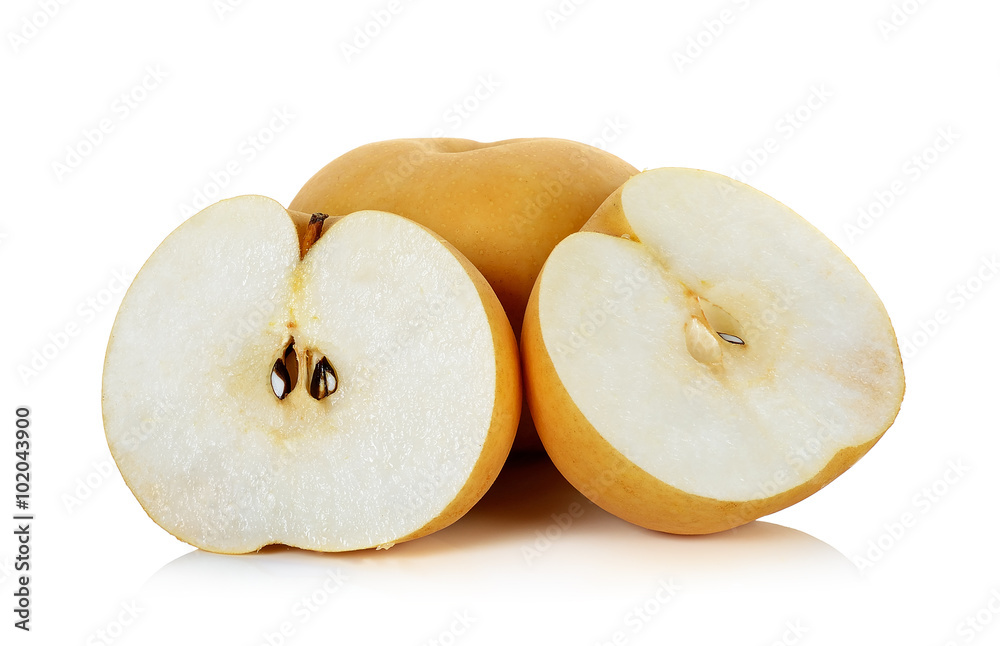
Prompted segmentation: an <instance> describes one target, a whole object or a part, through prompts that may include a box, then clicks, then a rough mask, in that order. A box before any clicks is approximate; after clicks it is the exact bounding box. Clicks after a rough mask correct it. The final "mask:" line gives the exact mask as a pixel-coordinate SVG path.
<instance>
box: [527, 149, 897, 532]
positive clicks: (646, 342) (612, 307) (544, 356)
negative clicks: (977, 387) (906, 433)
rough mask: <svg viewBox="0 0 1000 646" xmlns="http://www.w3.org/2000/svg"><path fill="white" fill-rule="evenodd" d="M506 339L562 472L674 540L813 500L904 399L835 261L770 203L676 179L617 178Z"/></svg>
mask: <svg viewBox="0 0 1000 646" xmlns="http://www.w3.org/2000/svg"><path fill="white" fill-rule="evenodd" d="M521 343H522V358H523V361H524V370H525V373H524V377H525V381H526V385H527V394H528V403H529V405H530V408H531V414H532V417H533V419H534V420H535V424H536V426H537V428H538V433H539V436H540V437H541V439H542V442H543V444H544V445H545V448H546V450H547V452H548V453H549V455H550V457H551V458H552V460H553V462H554V463H555V464H556V466H557V467H558V468H559V469H560V471H561V472H562V473H563V475H565V476H566V478H567V479H568V480H569V481H570V482H571V483H573V484H574V485H575V486H576V487H577V488H578V489H580V490H581V491H582V492H583V493H584V494H585V495H586V496H588V497H589V498H590V499H591V500H593V501H594V502H595V503H596V504H598V505H599V506H601V507H603V508H605V509H606V510H608V511H610V512H611V513H613V514H616V515H618V516H620V517H621V518H624V519H626V520H629V521H631V522H633V523H636V524H638V525H642V526H644V527H647V528H651V529H656V530H661V531H667V532H673V533H680V534H703V533H709V532H715V531H721V530H725V529H729V528H732V527H736V526H738V525H741V524H744V523H747V522H749V521H751V520H753V519H755V518H758V517H760V516H763V515H766V514H769V513H773V512H775V511H777V510H779V509H782V508H784V507H787V506H788V505H791V504H793V503H795V502H798V501H799V500H802V499H803V498H805V497H806V496H809V495H811V494H812V493H814V492H815V491H817V490H819V489H820V488H821V487H823V486H825V485H826V484H827V483H829V482H830V481H832V480H833V479H834V478H836V477H837V476H838V475H840V474H841V473H842V472H843V471H845V470H846V469H847V468H848V467H850V466H851V465H852V464H854V462H856V461H857V460H858V459H859V458H860V457H861V456H862V455H864V453H865V452H866V451H868V449H870V448H871V447H872V445H873V444H874V443H875V442H876V441H877V440H878V439H879V437H881V436H882V434H883V433H884V432H885V430H886V429H887V428H888V427H889V426H890V425H891V424H892V422H893V420H894V419H895V416H896V414H897V412H898V410H899V407H900V403H901V401H902V397H903V389H904V384H903V369H902V362H901V359H900V354H899V349H898V346H897V344H896V336H895V333H894V332H893V328H892V325H891V323H890V321H889V317H888V315H887V314H886V310H885V308H884V307H883V305H882V302H881V301H880V300H879V298H878V296H877V295H876V294H875V292H874V290H873V289H872V288H871V286H870V285H869V284H868V282H867V281H866V280H865V278H864V277H863V276H862V275H861V273H860V271H858V269H857V268H856V267H855V266H854V265H853V264H852V263H851V261H850V260H849V259H848V258H847V256H845V255H844V254H843V252H841V251H840V249H838V248H837V247H836V246H835V245H834V244H833V243H832V242H831V241H830V240H829V239H828V238H826V237H825V236H824V235H823V234H822V233H820V232H819V231H818V230H817V229H815V228H814V227H813V226H812V225H810V224H809V223H808V222H806V221H805V220H804V219H802V218H801V217H799V216H798V215H796V214H795V213H794V212H793V211H791V210H790V209H789V208H787V207H786V206H784V205H782V204H781V203H779V202H777V201H775V200H774V199H772V198H770V197H768V196H766V195H764V194H763V193H760V192H759V191H756V190H755V189H752V188H750V187H749V186H746V185H744V184H741V183H739V182H736V181H734V180H731V179H729V178H727V177H724V176H722V175H717V174H714V173H710V172H705V171H697V170H691V169H682V168H666V169H658V170H651V171H646V172H643V173H641V174H639V175H637V176H635V177H633V178H632V179H630V180H628V181H627V182H626V183H625V184H624V185H623V186H622V187H621V188H620V189H619V190H618V191H617V192H616V193H615V194H613V195H612V196H611V197H609V198H608V200H607V201H606V202H605V203H604V204H603V205H602V207H601V208H600V209H599V210H598V212H597V213H596V214H595V215H594V217H593V218H592V219H591V220H590V221H589V222H588V223H587V225H586V226H585V227H584V230H583V231H581V232H580V233H576V234H574V235H571V236H569V237H568V238H566V239H565V240H563V241H562V242H561V243H560V244H559V245H558V246H557V247H556V248H555V250H554V251H553V252H552V254H551V255H550V256H549V258H548V260H547V261H546V263H545V265H544V267H543V269H542V271H541V274H540V275H539V278H538V281H537V282H536V283H535V287H534V291H533V292H532V296H531V299H530V301H529V304H528V309H527V314H526V316H525V324H524V331H523V332H522V339H521Z"/></svg>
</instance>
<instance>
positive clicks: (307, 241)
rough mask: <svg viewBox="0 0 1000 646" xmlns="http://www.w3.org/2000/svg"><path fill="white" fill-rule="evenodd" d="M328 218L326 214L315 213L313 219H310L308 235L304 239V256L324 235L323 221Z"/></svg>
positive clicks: (307, 227)
mask: <svg viewBox="0 0 1000 646" xmlns="http://www.w3.org/2000/svg"><path fill="white" fill-rule="evenodd" d="M328 217H330V216H328V215H327V214H325V213H313V214H312V217H310V218H309V224H307V225H306V234H305V236H304V237H303V238H302V256H303V257H305V255H306V254H307V253H308V252H309V249H311V248H312V246H313V245H314V244H316V241H317V240H319V237H320V236H321V235H323V221H324V220H326V219H327V218H328Z"/></svg>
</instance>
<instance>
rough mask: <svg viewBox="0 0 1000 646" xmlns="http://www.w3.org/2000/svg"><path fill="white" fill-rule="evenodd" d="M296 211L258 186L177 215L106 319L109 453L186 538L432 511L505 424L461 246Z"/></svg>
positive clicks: (415, 523)
mask: <svg viewBox="0 0 1000 646" xmlns="http://www.w3.org/2000/svg"><path fill="white" fill-rule="evenodd" d="M300 215H301V214H295V213H290V212H288V211H286V210H285V209H284V208H283V207H281V205H279V204H278V203H277V202H275V201H273V200H270V199H268V198H264V197H258V196H246V197H240V198H233V199H230V200H225V201H223V202H219V203H217V204H215V205H213V206H210V207H208V208H206V209H205V210H203V211H201V212H200V213H198V214H196V215H194V216H193V217H192V218H190V219H189V220H187V221H186V222H184V223H183V224H182V225H181V226H180V227H179V228H178V229H177V230H176V231H174V232H173V233H172V234H170V236H169V237H167V239H166V240H165V241H164V242H163V243H162V244H161V245H160V246H159V247H158V248H157V249H156V251H155V252H154V253H153V255H152V256H151V257H150V258H149V260H148V261H147V262H146V264H145V265H144V266H143V268H142V270H141V271H140V272H139V274H138V275H137V276H136V278H135V281H134V282H133V284H132V286H131V287H130V288H129V290H128V293H127V294H126V296H125V298H124V300H123V302H122V304H121V308H120V310H119V312H118V316H117V318H116V320H115V324H114V328H113V330H112V332H111V339H110V342H109V344H108V351H107V357H106V362H105V367H104V384H103V405H104V423H105V429H106V432H107V439H108V444H109V446H110V448H111V452H112V454H113V456H114V458H115V461H116V462H117V464H118V466H119V469H120V471H121V473H122V475H123V477H124V478H125V481H126V482H127V484H128V486H129V487H130V488H131V490H132V492H133V493H134V494H135V496H136V498H137V499H138V501H139V503H140V504H141V505H142V507H143V508H144V509H145V510H146V512H147V513H148V514H149V515H150V517H151V518H152V519H153V520H154V521H156V522H157V523H158V524H159V525H160V526H162V527H163V528H164V529H166V530H167V531H168V532H170V533H171V534H173V535H174V536H176V537H178V538H180V539H181V540H183V541H186V542H188V543H191V544H192V545H195V546H197V547H200V548H203V549H206V550H210V551H214V552H225V553H243V552H249V551H253V550H257V549H259V548H260V547H262V546H264V545H267V544H271V543H281V544H286V545H292V546H297V547H302V548H307V549H312V550H322V551H342V550H355V549H362V548H368V547H379V546H382V547H384V546H388V545H391V544H393V543H396V542H400V541H405V540H409V539H412V538H416V537H418V536H422V535H425V534H428V533H430V532H433V531H435V530H438V529H441V528H443V527H445V526H447V525H449V524H451V523H452V522H454V521H455V520H457V519H458V518H459V517H461V516H462V515H463V514H464V513H465V512H466V511H467V510H468V509H469V508H471V507H472V505H473V504H474V503H475V502H476V501H477V500H478V499H479V498H480V497H481V496H482V495H483V493H485V491H486V489H487V488H488V487H489V485H490V484H491V483H492V482H493V480H494V479H495V478H496V475H497V473H498V472H499V470H500V467H501V465H502V464H503V461H504V459H505V458H506V456H507V453H508V451H509V449H510V446H511V443H512V442H513V438H514V433H515V431H516V428H517V422H518V419H519V416H520V392H521V390H520V372H519V366H518V356H517V345H516V342H515V341H514V336H513V333H512V331H511V328H510V324H509V323H508V321H507V318H506V316H505V315H504V311H503V308H502V307H501V305H500V302H499V301H498V300H497V298H496V296H495V294H494V293H493V291H492V290H491V289H490V287H489V285H488V284H487V282H486V281H485V279H484V278H483V277H482V275H481V274H480V273H479V272H478V271H477V270H476V269H475V268H474V267H473V266H472V264H471V263H469V262H468V260H466V259H465V258H464V257H463V256H462V255H461V254H460V253H459V252H458V251H456V250H455V249H454V248H453V247H452V246H451V245H449V244H448V243H447V242H445V241H444V240H442V239H441V238H440V237H438V236H437V235H436V234H434V233H432V232H431V231H430V230H428V229H425V228H423V227H421V226H420V225H418V224H416V223H414V222H411V221H409V220H406V219H404V218H402V217H399V216H396V215H392V214H389V213H383V212H378V211H362V212H358V213H354V214H351V215H347V216H343V217H340V218H330V219H329V220H327V221H326V222H325V223H324V221H323V218H322V217H318V218H317V217H313V218H311V219H310V221H309V222H308V223H305V222H304V221H301V220H299V221H293V217H295V218H298V217H299V216H300ZM300 237H301V238H302V240H301V242H300Z"/></svg>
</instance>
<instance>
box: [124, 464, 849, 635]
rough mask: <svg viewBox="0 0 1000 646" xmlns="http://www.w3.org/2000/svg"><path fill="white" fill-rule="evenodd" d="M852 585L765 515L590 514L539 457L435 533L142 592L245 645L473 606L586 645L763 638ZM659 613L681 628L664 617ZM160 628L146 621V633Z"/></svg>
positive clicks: (170, 577) (438, 619)
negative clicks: (643, 639)
mask: <svg viewBox="0 0 1000 646" xmlns="http://www.w3.org/2000/svg"><path fill="white" fill-rule="evenodd" d="M857 585H858V578H857V575H856V572H855V569H854V568H853V567H852V566H851V564H850V562H849V561H848V559H847V558H846V557H844V556H843V555H841V554H840V553H839V552H837V551H836V550H835V549H833V548H832V547H830V546H829V545H827V544H825V543H823V542H822V541H820V540H817V539H816V538H813V537H812V536H809V535H808V534H805V533H803V532H800V531H797V530H794V529H789V528H787V527H782V526H780V525H774V524H771V523H765V522H759V521H758V522H754V523H751V524H749V525H746V526H744V527H741V528H738V529H735V530H731V531H729V532H724V533H721V534H715V535H711V536H700V537H682V536H671V535H668V534H661V533H658V532H653V531H648V530H644V529H642V528H639V527H635V526H633V525H631V524H629V523H626V522H624V521H621V520H619V519H617V518H615V517H613V516H611V515H609V514H607V513H606V512H604V511H603V510H601V509H599V508H598V507H596V506H594V505H592V504H591V503H590V502H588V501H587V500H586V499H584V498H583V497H582V496H581V495H580V494H579V493H577V492H576V491H575V490H574V489H573V488H572V487H571V486H570V485H569V484H568V483H566V482H565V480H563V479H562V476H560V475H559V473H558V471H556V469H555V468H554V467H553V466H552V465H551V463H549V462H548V460H547V459H546V458H545V457H544V456H539V457H531V458H521V459H519V460H518V461H516V462H513V463H511V464H508V465H507V467H505V469H504V471H503V473H502V474H501V476H500V478H499V480H498V481H497V483H496V484H495V485H494V486H493V488H492V489H491V490H490V491H489V492H488V493H487V495H486V496H485V497H484V498H483V500H482V501H481V502H480V503H479V504H478V505H476V507H475V508H474V509H473V510H472V511H470V512H469V513H468V514H467V515H466V516H465V517H464V518H462V519H461V520H460V521H458V522H457V523H455V524H454V525H452V526H451V527H449V528H447V529H445V530H442V531H440V532H438V533H436V534H433V535H431V536H428V537H425V538H421V539H418V540H416V541H412V542H410V543H403V544H400V545H397V546H395V547H393V548H392V549H390V550H386V551H374V550H366V551H363V552H354V553H343V554H319V553H313V552H307V551H303V550H297V549H290V548H285V547H280V546H272V547H268V548H265V549H264V550H261V552H259V553H256V554H250V555H244V556H226V555H218V554H211V553H207V552H202V551H200V550H195V551H192V552H190V553H188V554H186V555H184V556H183V557H181V558H179V559H176V560H174V561H172V562H171V563H168V564H167V565H165V566H164V567H163V568H162V569H161V570H160V571H159V572H158V573H156V574H155V575H154V576H153V577H151V578H150V580H149V581H148V582H147V583H146V585H145V586H144V587H143V589H142V591H141V595H142V597H143V598H145V599H146V600H147V601H148V603H149V605H150V607H151V608H152V607H155V608H156V609H157V612H158V613H165V614H164V617H166V616H169V614H170V613H171V612H172V611H171V610H170V608H172V607H173V608H174V609H175V610H174V611H183V612H193V611H202V612H211V613H213V614H214V615H215V616H218V617H249V619H248V620H247V621H241V622H240V623H239V625H238V626H237V627H236V628H235V634H234V633H233V632H232V631H233V630H234V628H233V625H232V623H231V621H232V620H231V619H229V620H227V621H226V622H225V624H226V625H227V626H228V630H229V631H230V632H228V633H227V632H225V631H224V630H223V631H222V632H220V635H219V637H220V638H226V639H227V641H232V640H233V639H235V640H236V642H237V643H244V642H245V643H268V641H267V639H266V638H267V637H268V636H270V637H272V639H271V643H279V642H278V641H277V637H282V638H287V639H288V640H289V641H291V640H292V639H293V638H296V637H298V636H301V635H304V634H305V633H307V632H310V631H321V629H320V628H317V626H322V625H327V624H329V625H340V626H344V625H346V624H350V625H355V624H357V625H359V626H360V624H361V623H364V622H367V624H366V625H368V626H369V627H370V628H374V627H378V629H379V630H386V631H392V630H395V629H396V628H399V629H401V630H402V629H403V628H404V627H406V630H405V631H404V632H401V633H400V634H399V635H397V637H401V636H403V635H409V637H408V639H409V641H411V642H412V641H419V640H420V639H421V638H428V637H433V635H434V634H435V630H437V629H438V628H440V627H441V626H447V625H449V621H448V617H449V616H451V613H453V612H458V610H459V609H464V610H463V611H469V612H472V610H470V609H475V613H478V614H477V615H476V616H477V617H480V618H481V620H482V621H486V619H485V617H486V616H488V615H491V614H493V613H499V615H511V614H512V615H513V616H516V617H524V616H531V615H532V614H537V613H543V614H542V615H541V617H540V619H539V620H546V618H548V619H557V618H559V617H560V616H562V615H563V614H565V615H566V616H567V617H569V616H572V617H575V619H574V620H573V624H572V626H573V627H575V628H576V629H579V631H580V632H579V635H578V636H577V637H574V639H577V640H584V643H596V642H599V641H601V640H602V639H611V637H612V635H613V634H614V633H615V632H617V631H625V634H626V635H632V636H635V637H638V636H639V634H645V633H649V634H654V633H655V632H656V631H654V630H653V626H654V625H656V626H661V628H660V629H659V630H667V628H670V627H672V628H671V629H670V631H669V632H665V633H662V634H663V635H667V634H673V635H676V634H679V633H676V632H674V630H673V629H676V628H678V627H679V626H681V625H682V623H678V622H695V623H697V622H699V621H701V622H717V621H718V619H719V613H724V614H725V616H726V617H727V621H736V622H737V623H739V621H741V619H740V617H741V616H742V615H741V612H743V613H746V616H745V617H743V620H744V621H750V622H755V621H756V622H761V628H760V629H761V630H764V631H765V633H762V636H761V639H762V640H763V641H764V642H765V643H767V640H768V639H770V638H771V636H770V635H769V634H766V630H767V629H768V628H769V627H770V628H773V629H774V630H778V629H779V628H780V627H781V625H782V623H781V621H783V620H782V619H780V618H781V617H785V618H789V617H793V616H795V608H802V609H803V611H802V612H805V610H804V609H806V608H815V607H828V608H830V610H831V612H833V610H834V609H835V608H840V610H841V611H846V609H844V608H842V607H841V606H843V604H844V603H845V602H846V601H845V599H849V598H850V597H851V596H852V594H851V590H852V589H853V588H854V587H855V586H857ZM845 593H846V594H845ZM751 595H752V596H753V603H748V602H747V597H748V596H751ZM762 597H766V598H765V599H762ZM762 601H763V602H768V601H770V602H772V603H773V607H774V608H775V612H776V616H775V618H767V617H761V616H760V611H759V609H760V607H761V602H762ZM321 602H322V603H321ZM637 608H638V609H639V614H640V615H642V616H644V617H646V619H644V620H643V621H642V622H639V620H638V619H637V616H636V615H635V611H636V609H637ZM182 609H183V610H182ZM196 609H197V610H196ZM681 609H683V610H681ZM751 609H754V610H753V612H751ZM652 610H656V611H657V612H655V613H653V612H652ZM668 610H669V611H670V612H668ZM475 613H474V614H475ZM630 613H631V614H630ZM799 614H801V613H799ZM661 615H662V616H664V617H666V616H667V615H670V616H672V617H674V619H673V623H671V622H664V621H659V620H657V621H654V618H655V617H660V616H661ZM477 621H479V620H477ZM159 622H160V620H154V619H153V617H149V622H148V623H150V625H156V624H158V623H159ZM591 622H592V623H593V625H590V623H591ZM501 623H503V622H501ZM640 624H641V626H640ZM771 624H773V626H772V625H771ZM504 625H506V624H504ZM692 625H694V624H692ZM282 626H286V627H288V628H290V630H291V634H289V635H284V634H283V633H282V632H281V630H280V628H281V627H282ZM499 626H500V624H498V625H497V627H496V628H497V629H499ZM394 627H395V628H394ZM421 627H422V628H421ZM436 627H437V628H436ZM637 627H640V629H639V630H638V631H637V632H633V631H635V630H636V628H637ZM647 628H648V629H649V630H647ZM718 629H719V628H718V627H716V628H714V630H718ZM569 630H571V632H572V628H570V629H569ZM275 631H276V632H275ZM414 631H415V632H414ZM421 631H423V632H421ZM428 631H429V632H428ZM414 634H416V638H415V637H414V636H413V635H414ZM685 634H686V633H685ZM741 634H743V633H741ZM236 635H239V636H236ZM421 636H423V637H421ZM718 636H720V637H721V636H722V635H721V634H719V635H718ZM779 637H780V635H779ZM512 638H513V635H512ZM559 638H560V640H565V639H566V633H565V631H563V632H560V633H559ZM282 643H285V642H282Z"/></svg>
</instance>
